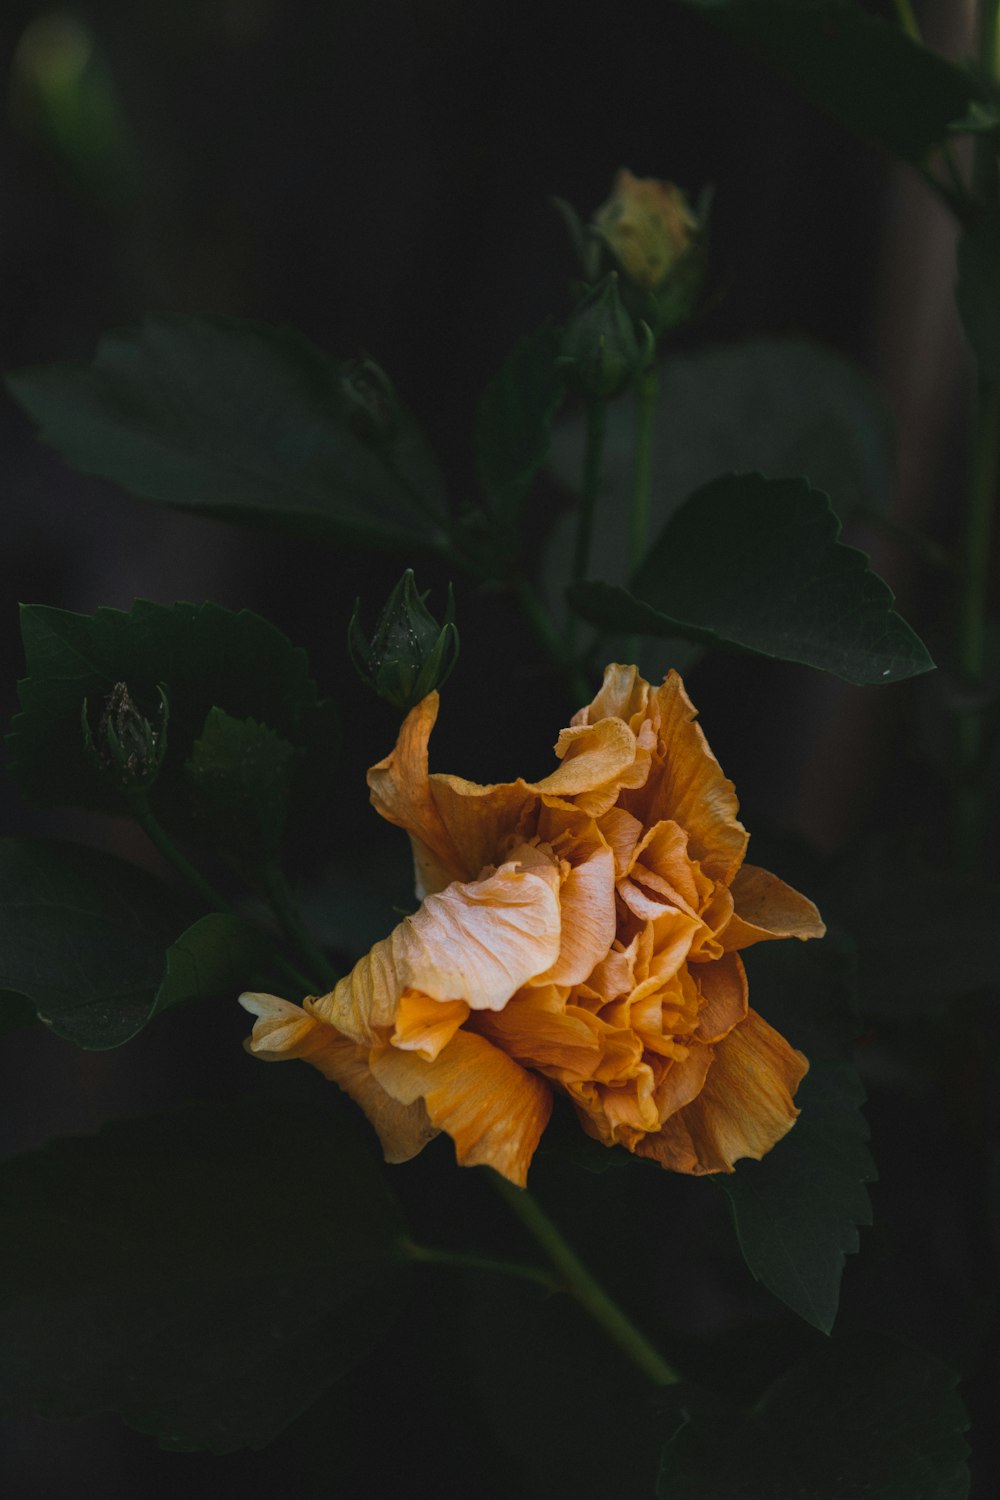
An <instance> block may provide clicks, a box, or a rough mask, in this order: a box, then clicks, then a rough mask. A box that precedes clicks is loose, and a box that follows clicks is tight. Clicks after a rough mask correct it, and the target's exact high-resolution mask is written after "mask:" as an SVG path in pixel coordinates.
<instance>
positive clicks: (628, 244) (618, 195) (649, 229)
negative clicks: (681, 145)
mask: <svg viewBox="0 0 1000 1500" xmlns="http://www.w3.org/2000/svg"><path fill="white" fill-rule="evenodd" d="M594 228H595V229H596V230H597V232H598V233H599V234H600V236H601V238H602V239H603V240H604V242H605V244H606V245H607V246H608V249H609V250H610V251H611V253H612V255H613V256H614V258H615V260H616V261H617V262H618V264H619V266H620V267H621V270H622V272H623V273H624V274H625V275H626V276H627V277H629V279H630V280H631V281H632V282H634V283H635V285H636V286H638V287H641V288H643V290H645V291H655V290H656V289H657V288H658V287H660V286H662V285H663V283H664V282H665V281H666V279H667V277H668V276H669V275H670V273H671V271H672V270H673V268H674V267H675V266H676V265H677V263H678V261H679V260H681V259H682V258H683V256H684V255H686V254H687V252H688V250H689V249H690V248H691V245H692V243H693V240H694V237H695V233H696V231H697V229H698V220H697V218H696V217H695V215H694V213H693V212H692V210H691V207H690V205H689V204H688V201H687V199H686V198H685V196H684V194H683V193H682V192H681V190H680V188H679V187H677V186H676V185H675V184H674V183H672V182H660V181H658V180H657V179H656V178H655V177H633V175H632V173H631V172H630V171H629V170H628V169H627V168H626V167H622V169H621V171H620V172H619V173H618V175H617V177H616V178H615V181H614V187H613V189H612V193H611V197H610V198H609V199H608V201H607V202H606V203H605V204H603V205H602V207H601V208H599V209H598V210H597V213H596V214H595V216H594Z"/></svg>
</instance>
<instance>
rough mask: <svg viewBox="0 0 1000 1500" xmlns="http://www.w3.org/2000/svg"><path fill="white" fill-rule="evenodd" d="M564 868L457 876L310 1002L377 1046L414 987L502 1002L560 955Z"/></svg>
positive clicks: (511, 868) (488, 1005)
mask: <svg viewBox="0 0 1000 1500" xmlns="http://www.w3.org/2000/svg"><path fill="white" fill-rule="evenodd" d="M558 886H559V871H558V870H557V869H556V867H555V866H554V865H551V864H548V865H539V866H537V867H534V868H532V869H530V870H522V869H520V868H519V867H518V866H517V865H516V864H514V863H511V864H506V865H501V867H500V869H499V870H497V871H496V872H495V873H494V874H493V875H491V876H489V877H488V878H487V879H485V880H474V881H470V882H468V883H466V884H463V883H462V882H459V881H455V882H453V883H452V884H451V885H449V886H448V887H447V888H446V889H445V890H443V891H440V892H438V893H437V894H436V895H430V896H428V897H427V898H426V900H425V901H424V902H423V903H422V905H421V906H420V908H419V910H418V911H416V912H414V914H413V916H412V917H406V918H404V920H403V921H402V922H401V923H400V924H399V926H398V927H396V928H395V929H394V930H393V931H392V932H391V933H390V934H389V936H388V937H387V938H383V939H382V941H381V942H380V943H376V944H375V946H374V948H372V949H371V951H370V952H369V953H367V954H366V955H365V957H364V958H362V959H361V960H359V962H358V963H356V964H355V966H354V968H353V969H352V970H351V972H350V974H347V975H346V976H345V977H344V978H343V979H341V980H340V982H339V983H338V984H337V986H336V988H335V989H334V990H333V991H332V992H331V993H330V994H328V995H323V996H321V997H320V999H318V1000H315V1001H313V1002H312V1003H311V1004H310V1006H309V1009H310V1010H311V1011H312V1012H313V1014H314V1015H317V1016H318V1017H319V1018H320V1019H321V1020H324V1021H327V1022H329V1024H330V1025H331V1026H336V1028H337V1030H338V1031H343V1032H344V1033H345V1034H346V1035H347V1036H349V1037H352V1038H353V1039H354V1041H356V1042H361V1043H367V1044H373V1043H375V1042H379V1041H381V1040H383V1039H384V1031H385V1029H386V1028H388V1027H390V1026H394V1025H395V1024H396V1013H397V1008H398V1005H399V999H400V996H401V995H402V993H403V991H404V990H419V991H421V993H422V994H424V995H428V996H430V998H431V999H432V1000H464V1001H466V1002H467V1004H468V1005H469V1006H470V1008H471V1009H472V1010H499V1009H500V1008H501V1007H502V1006H504V1005H506V1003H507V1001H508V1000H509V999H510V997H511V995H513V994H514V993H515V991H517V990H519V989H520V988H521V987H522V985H525V984H527V982H528V981H529V980H530V979H535V978H537V977H538V975H540V974H543V973H544V972H545V970H546V969H548V968H549V967H550V966H551V964H553V963H554V962H555V959H556V957H557V955H558V953H559V940H560V921H559V897H558Z"/></svg>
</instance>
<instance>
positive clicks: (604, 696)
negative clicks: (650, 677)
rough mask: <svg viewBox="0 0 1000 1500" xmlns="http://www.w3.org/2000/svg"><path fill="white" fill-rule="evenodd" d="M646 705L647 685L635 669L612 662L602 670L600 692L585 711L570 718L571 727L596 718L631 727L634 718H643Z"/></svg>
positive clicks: (581, 710) (590, 721)
mask: <svg viewBox="0 0 1000 1500" xmlns="http://www.w3.org/2000/svg"><path fill="white" fill-rule="evenodd" d="M648 703H649V683H648V682H647V681H646V679H645V678H644V677H640V676H639V669H638V667H628V666H623V665H622V663H621V662H616V661H615V662H611V663H610V665H609V666H606V667H605V668H604V681H603V682H602V684H601V688H600V691H599V692H598V694H597V696H596V697H595V698H594V700H593V701H592V702H591V703H588V704H587V706H586V708H581V709H578V710H577V712H576V713H575V714H574V715H573V719H572V723H573V724H596V723H597V721H598V719H606V718H616V719H624V721H625V723H626V724H631V722H632V720H633V719H634V718H642V717H643V716H644V715H645V713H646V707H647V705H648Z"/></svg>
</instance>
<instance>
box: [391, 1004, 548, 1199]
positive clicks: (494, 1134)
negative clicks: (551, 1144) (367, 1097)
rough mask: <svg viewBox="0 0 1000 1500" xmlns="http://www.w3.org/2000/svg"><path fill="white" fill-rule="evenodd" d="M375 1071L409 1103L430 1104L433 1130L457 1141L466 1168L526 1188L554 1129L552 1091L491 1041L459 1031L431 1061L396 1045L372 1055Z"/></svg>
mask: <svg viewBox="0 0 1000 1500" xmlns="http://www.w3.org/2000/svg"><path fill="white" fill-rule="evenodd" d="M371 1065H372V1072H373V1073H374V1075H375V1077H376V1078H377V1079H378V1082H379V1083H380V1084H381V1085H382V1087H383V1088H384V1089H386V1091H387V1092H388V1093H390V1094H391V1095H392V1096H393V1098H394V1099H397V1100H399V1102H400V1103H401V1104H404V1105H410V1106H412V1105H413V1104H415V1103H416V1101H418V1100H423V1104H424V1108H425V1109H426V1111H427V1116H428V1118H429V1120H430V1122H431V1124H432V1125H433V1126H435V1127H436V1128H437V1129H438V1130H443V1131H445V1132H446V1133H447V1134H448V1135H450V1136H451V1138H452V1140H453V1141H454V1142H455V1155H456V1157H457V1159H458V1162H459V1165H460V1166H465V1167H473V1166H487V1167H492V1168H493V1169H494V1171H497V1172H499V1173H500V1174H501V1175H502V1176H503V1177H506V1178H508V1179H509V1181H511V1182H513V1183H516V1184H517V1186H518V1187H524V1185H525V1182H526V1181H527V1175H528V1164H529V1163H530V1161H531V1158H532V1156H533V1155H534V1152H535V1147H536V1146H537V1145H538V1142H539V1140H540V1139H541V1134H542V1131H543V1130H544V1129H545V1126H546V1125H547V1124H548V1120H549V1115H550V1114H551V1112H552V1093H551V1090H550V1088H549V1086H548V1084H547V1083H546V1082H545V1081H544V1080H543V1079H541V1078H539V1077H538V1075H537V1074H536V1073H529V1072H527V1071H526V1070H525V1069H524V1068H522V1067H521V1066H520V1065H519V1064H518V1063H516V1062H514V1060H513V1058H510V1057H508V1056H507V1055H506V1053H504V1052H501V1051H500V1050H499V1048H497V1047H494V1046H492V1044H491V1043H490V1042H488V1041H486V1039H485V1038H484V1037H481V1036H475V1035H474V1034H473V1033H472V1032H468V1031H459V1032H457V1033H456V1035H455V1036H454V1037H453V1038H452V1040H451V1041H450V1042H449V1043H448V1045H447V1047H445V1048H444V1050H443V1051H442V1052H441V1053H440V1054H439V1055H438V1056H437V1057H436V1058H435V1059H434V1061H433V1062H426V1061H425V1060H424V1059H423V1058H422V1057H418V1056H417V1055H416V1053H413V1052H398V1051H397V1050H396V1049H395V1048H394V1047H385V1048H377V1049H376V1050H375V1051H374V1052H373V1053H372V1059H371Z"/></svg>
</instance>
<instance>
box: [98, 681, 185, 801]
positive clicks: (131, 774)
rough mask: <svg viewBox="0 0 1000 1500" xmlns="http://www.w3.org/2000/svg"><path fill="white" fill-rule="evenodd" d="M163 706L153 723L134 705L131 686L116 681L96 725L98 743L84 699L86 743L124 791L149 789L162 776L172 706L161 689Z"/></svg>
mask: <svg viewBox="0 0 1000 1500" xmlns="http://www.w3.org/2000/svg"><path fill="white" fill-rule="evenodd" d="M157 691H158V693H159V695H160V707H159V712H158V714H157V716H156V718H157V722H156V724H153V723H151V722H150V720H149V719H147V718H146V717H145V716H144V715H143V714H141V713H140V712H139V710H138V708H137V707H136V706H135V704H134V703H133V701H132V699H131V697H130V695H129V690H128V687H127V686H126V684H125V683H124V682H117V683H115V686H114V687H113V688H112V690H111V692H110V694H109V695H108V697H107V699H106V700H105V703H104V710H103V712H102V714H101V717H100V721H99V723H98V726H97V739H96V743H95V740H94V737H93V735H92V734H91V731H90V717H89V713H88V706H87V700H86V698H84V700H83V711H82V714H81V729H82V731H83V743H84V747H85V749H86V750H87V753H88V754H89V755H90V757H91V759H92V760H93V761H94V763H95V764H96V765H97V766H98V767H99V769H100V770H101V771H102V772H104V773H105V774H106V775H108V776H110V777H111V779H112V780H113V781H114V782H115V783H116V784H117V785H118V786H120V787H122V788H123V789H125V790H128V789H133V788H135V789H140V790H143V791H145V790H147V789H148V788H149V787H151V786H152V785H153V782H154V781H155V780H156V778H157V776H158V775H159V774H160V767H161V766H162V764H163V758H164V756H165V755H166V753H167V720H168V718H169V717H170V707H169V704H168V703H167V695H166V692H165V690H164V688H163V687H162V685H161V686H159V687H158V688H157Z"/></svg>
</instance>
